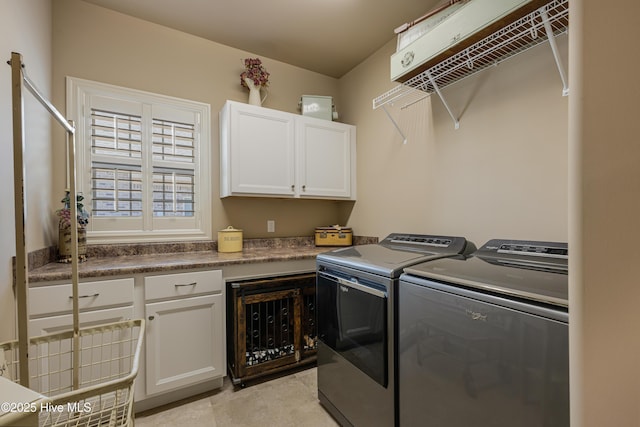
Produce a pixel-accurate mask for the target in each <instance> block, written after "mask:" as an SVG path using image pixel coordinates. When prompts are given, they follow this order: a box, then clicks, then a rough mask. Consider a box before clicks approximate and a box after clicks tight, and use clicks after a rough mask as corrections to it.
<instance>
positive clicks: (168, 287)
mask: <svg viewBox="0 0 640 427" xmlns="http://www.w3.org/2000/svg"><path fill="white" fill-rule="evenodd" d="M213 292H222V271H221V270H213V271H194V272H190V273H179V274H164V275H161V276H149V277H145V278H144V295H145V300H146V301H150V300H157V299H164V298H176V297H187V296H192V295H199V294H206V293H213Z"/></svg>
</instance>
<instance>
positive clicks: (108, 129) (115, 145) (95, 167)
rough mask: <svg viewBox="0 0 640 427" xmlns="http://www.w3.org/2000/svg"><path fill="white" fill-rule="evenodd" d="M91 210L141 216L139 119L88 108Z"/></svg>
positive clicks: (101, 214)
mask: <svg viewBox="0 0 640 427" xmlns="http://www.w3.org/2000/svg"><path fill="white" fill-rule="evenodd" d="M90 129H91V208H92V209H91V212H92V215H93V216H94V217H117V216H120V217H123V216H129V217H131V216H136V217H139V216H142V212H143V206H142V190H143V187H142V118H141V117H140V116H133V115H128V114H120V113H117V112H112V111H103V110H98V109H92V110H91V124H90Z"/></svg>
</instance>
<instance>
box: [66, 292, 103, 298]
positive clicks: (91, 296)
mask: <svg viewBox="0 0 640 427" xmlns="http://www.w3.org/2000/svg"><path fill="white" fill-rule="evenodd" d="M98 296H100V293H99V292H98V293H95V294H92V295H80V296H78V298H95V297H98ZM69 299H73V297H72V296H71V297H69Z"/></svg>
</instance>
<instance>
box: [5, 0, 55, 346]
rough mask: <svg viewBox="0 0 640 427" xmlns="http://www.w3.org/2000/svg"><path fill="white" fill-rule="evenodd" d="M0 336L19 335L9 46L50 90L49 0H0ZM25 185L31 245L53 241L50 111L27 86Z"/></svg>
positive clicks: (47, 93)
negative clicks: (14, 285)
mask: <svg viewBox="0 0 640 427" xmlns="http://www.w3.org/2000/svg"><path fill="white" fill-rule="evenodd" d="M0 28H1V31H2V37H0V147H1V148H2V153H3V155H2V156H0V182H2V183H4V184H3V185H2V187H0V200H1V202H0V219H1V221H0V236H2V238H1V239H0V342H1V341H5V340H9V339H13V338H14V336H15V304H14V297H13V290H12V286H11V283H12V281H13V279H12V277H13V273H12V267H11V258H12V257H13V256H14V255H15V253H16V248H15V229H14V224H15V222H14V197H13V155H12V153H13V133H12V129H13V127H12V119H11V117H12V114H11V67H9V66H7V65H6V64H5V62H6V61H7V60H9V59H10V58H11V52H12V51H13V52H18V53H21V54H22V55H23V62H24V63H25V65H26V71H27V74H28V76H29V77H30V78H31V80H32V81H33V82H34V83H35V84H36V85H37V86H38V89H39V90H40V91H41V92H42V93H43V94H44V95H45V96H48V97H50V96H51V2H50V0H33V1H26V2H25V1H18V0H8V1H7V0H3V1H0ZM24 117H25V122H24V123H25V131H24V136H25V163H26V165H27V167H26V171H27V172H26V175H27V178H26V180H27V183H26V188H25V194H26V204H27V207H28V215H27V220H26V237H27V250H28V251H33V250H35V249H40V248H42V247H45V246H49V245H51V240H50V239H49V236H48V234H47V233H46V231H45V230H46V229H47V228H48V223H49V221H50V218H51V215H52V211H51V207H50V203H49V200H50V196H49V195H50V191H51V188H50V184H49V183H50V176H51V162H50V160H49V159H50V157H51V148H50V147H51V132H52V128H51V121H50V119H49V115H48V113H47V112H46V111H45V110H44V109H43V108H42V107H41V106H40V104H39V103H38V102H37V101H36V100H35V99H34V98H33V97H32V96H31V94H29V93H27V92H26V91H25V95H24Z"/></svg>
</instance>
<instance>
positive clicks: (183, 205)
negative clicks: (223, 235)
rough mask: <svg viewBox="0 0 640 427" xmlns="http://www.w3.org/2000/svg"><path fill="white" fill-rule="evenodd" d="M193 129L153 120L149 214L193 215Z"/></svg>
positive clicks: (187, 126) (186, 125) (188, 125)
mask: <svg viewBox="0 0 640 427" xmlns="http://www.w3.org/2000/svg"><path fill="white" fill-rule="evenodd" d="M195 139H196V137H195V126H194V125H192V124H188V123H176V122H171V121H168V120H160V119H153V162H154V166H153V215H154V216H156V217H171V216H174V217H192V216H194V214H195V200H194V199H195V179H194V165H195Z"/></svg>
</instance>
